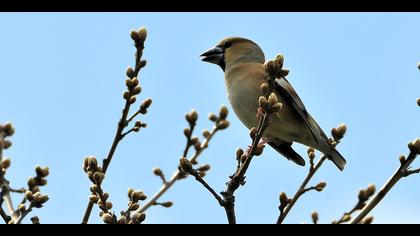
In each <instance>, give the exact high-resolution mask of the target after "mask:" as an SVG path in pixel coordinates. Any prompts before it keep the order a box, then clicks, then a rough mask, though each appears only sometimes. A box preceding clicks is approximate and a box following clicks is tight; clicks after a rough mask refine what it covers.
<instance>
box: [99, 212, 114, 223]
mask: <svg viewBox="0 0 420 236" xmlns="http://www.w3.org/2000/svg"><path fill="white" fill-rule="evenodd" d="M101 219H102V221H103V222H104V223H105V224H112V223H113V222H114V217H112V215H111V214H109V213H105V214H103V215H102V217H101Z"/></svg>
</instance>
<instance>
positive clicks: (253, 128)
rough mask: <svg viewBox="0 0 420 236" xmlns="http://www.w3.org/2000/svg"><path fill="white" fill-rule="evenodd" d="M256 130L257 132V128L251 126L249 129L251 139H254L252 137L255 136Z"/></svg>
mask: <svg viewBox="0 0 420 236" xmlns="http://www.w3.org/2000/svg"><path fill="white" fill-rule="evenodd" d="M257 132H258V130H257V128H255V127H252V129H251V130H250V131H249V136H250V137H251V138H252V139H254V138H255V136H256V135H257Z"/></svg>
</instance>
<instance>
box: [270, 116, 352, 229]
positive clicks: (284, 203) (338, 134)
mask: <svg viewBox="0 0 420 236" xmlns="http://www.w3.org/2000/svg"><path fill="white" fill-rule="evenodd" d="M346 131H347V127H346V125H344V124H341V125H340V126H338V127H337V128H333V129H332V131H331V133H332V136H333V137H334V138H333V139H334V140H333V141H332V144H333V146H334V147H335V146H336V145H337V144H339V143H340V141H341V139H342V138H343V137H344V135H345V133H346ZM308 156H309V160H310V167H309V172H308V175H307V176H306V177H305V179H304V180H303V182H302V184H301V185H300V187H299V188H298V190H297V191H296V193H295V195H294V196H293V198H292V199H288V198H287V196H286V194H285V193H282V194H284V196H283V199H280V206H279V210H280V215H279V217H278V219H277V224H282V223H283V222H284V220H285V218H286V217H287V215H288V214H289V213H290V211H291V210H292V208H293V207H294V206H295V204H296V202H297V201H298V200H299V199H300V197H301V196H302V195H304V194H305V193H306V192H308V191H309V190H312V189H315V190H317V191H322V189H323V188H324V187H325V186H326V183H324V182H321V183H319V184H318V185H317V186H318V189H316V187H310V188H307V187H306V186H307V185H308V184H309V182H310V181H311V179H312V178H313V177H314V175H315V174H316V173H317V171H318V170H319V168H320V167H321V166H322V164H323V163H324V161H325V160H327V156H325V155H323V156H322V157H321V159H320V160H319V161H318V162H317V163H316V165H315V164H314V158H315V150H314V149H313V148H309V149H308Z"/></svg>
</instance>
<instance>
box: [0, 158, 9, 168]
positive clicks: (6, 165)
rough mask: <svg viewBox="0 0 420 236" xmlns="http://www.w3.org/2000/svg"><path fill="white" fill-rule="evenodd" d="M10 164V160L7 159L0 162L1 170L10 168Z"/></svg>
mask: <svg viewBox="0 0 420 236" xmlns="http://www.w3.org/2000/svg"><path fill="white" fill-rule="evenodd" d="M10 164H11V161H10V159H9V158H7V159H4V160H3V161H2V162H1V168H3V169H7V168H9V167H10Z"/></svg>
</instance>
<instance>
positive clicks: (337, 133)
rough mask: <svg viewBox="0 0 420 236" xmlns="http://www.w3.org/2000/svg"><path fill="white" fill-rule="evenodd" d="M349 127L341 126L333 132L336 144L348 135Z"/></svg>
mask: <svg viewBox="0 0 420 236" xmlns="http://www.w3.org/2000/svg"><path fill="white" fill-rule="evenodd" d="M346 131H347V126H346V125H345V124H341V125H339V126H338V127H337V128H333V129H332V130H331V134H332V136H333V138H334V140H335V141H336V142H339V141H340V140H341V139H342V138H343V137H344V135H345V134H346Z"/></svg>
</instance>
